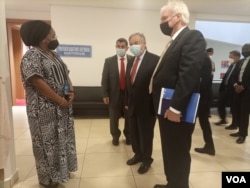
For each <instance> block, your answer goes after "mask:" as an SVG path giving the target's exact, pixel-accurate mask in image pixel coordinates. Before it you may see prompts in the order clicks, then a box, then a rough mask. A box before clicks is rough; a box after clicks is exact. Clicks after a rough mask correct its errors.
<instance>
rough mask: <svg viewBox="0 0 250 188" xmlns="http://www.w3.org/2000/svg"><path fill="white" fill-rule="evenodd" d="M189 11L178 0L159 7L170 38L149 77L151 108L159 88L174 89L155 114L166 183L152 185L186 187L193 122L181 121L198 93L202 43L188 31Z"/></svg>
mask: <svg viewBox="0 0 250 188" xmlns="http://www.w3.org/2000/svg"><path fill="white" fill-rule="evenodd" d="M188 22H189V10H188V7H187V6H186V4H185V3H183V2H182V1H169V2H168V3H167V5H165V6H163V7H162V8H161V24H160V28H161V31H162V32H163V34H165V35H168V36H170V37H171V39H172V43H171V44H170V45H169V47H168V49H165V50H164V52H163V55H162V56H161V58H160V60H159V62H158V64H157V68H156V70H155V71H154V74H153V76H152V83H153V84H152V86H151V85H150V86H149V91H150V92H152V94H153V102H154V108H155V111H156V112H157V110H158V105H159V100H160V93H161V89H162V88H170V89H174V90H175V92H174V94H173V97H172V99H171V101H170V107H169V109H167V110H166V111H165V114H164V115H158V120H159V126H160V134H161V143H162V154H163V163H164V171H165V175H166V178H167V182H168V183H167V185H166V184H165V185H159V184H157V185H155V186H154V188H188V187H189V173H190V166H191V156H190V148H191V139H192V133H193V131H194V125H195V124H194V123H187V122H184V121H182V119H181V116H182V114H183V112H184V110H185V109H186V108H187V105H188V103H189V100H190V98H191V95H192V94H193V93H194V92H199V89H200V76H201V75H200V73H201V71H200V70H201V64H202V61H203V58H204V52H205V47H206V43H205V40H204V37H203V36H202V34H201V33H200V32H199V31H196V30H190V29H189V28H188V27H187V24H188Z"/></svg>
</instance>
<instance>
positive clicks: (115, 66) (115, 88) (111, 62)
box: [101, 38, 133, 146]
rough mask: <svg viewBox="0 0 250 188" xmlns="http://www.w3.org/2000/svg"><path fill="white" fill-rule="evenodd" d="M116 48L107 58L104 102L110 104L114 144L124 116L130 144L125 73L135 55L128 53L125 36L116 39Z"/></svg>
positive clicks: (126, 133) (103, 91)
mask: <svg viewBox="0 0 250 188" xmlns="http://www.w3.org/2000/svg"><path fill="white" fill-rule="evenodd" d="M115 48H116V55H114V56H112V57H109V58H106V59H105V63H104V67H103V72H102V81H101V84H102V93H103V102H104V103H105V104H108V105H109V118H110V134H111V135H112V138H113V140H112V144H113V145H114V146H118V145H119V138H120V136H121V130H120V129H119V119H120V117H124V130H123V134H124V136H125V138H126V144H128V145H129V144H130V135H129V134H130V131H129V122H128V112H127V110H126V109H125V89H126V81H125V79H126V78H125V75H126V69H127V64H128V62H129V61H131V60H132V58H133V57H132V56H130V55H126V52H127V50H128V41H127V40H126V39H125V38H119V39H118V40H117V41H116V45H115Z"/></svg>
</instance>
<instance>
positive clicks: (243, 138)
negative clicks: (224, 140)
mask: <svg viewBox="0 0 250 188" xmlns="http://www.w3.org/2000/svg"><path fill="white" fill-rule="evenodd" d="M245 140H246V137H245V136H239V138H238V139H237V140H236V143H237V144H243V143H244V142H245Z"/></svg>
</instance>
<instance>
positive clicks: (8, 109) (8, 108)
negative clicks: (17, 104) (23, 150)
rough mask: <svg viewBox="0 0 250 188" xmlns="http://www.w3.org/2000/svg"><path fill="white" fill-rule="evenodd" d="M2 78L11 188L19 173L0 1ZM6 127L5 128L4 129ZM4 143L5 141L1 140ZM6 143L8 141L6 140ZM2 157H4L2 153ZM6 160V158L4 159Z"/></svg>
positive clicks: (6, 173)
mask: <svg viewBox="0 0 250 188" xmlns="http://www.w3.org/2000/svg"><path fill="white" fill-rule="evenodd" d="M0 77H1V80H2V81H1V82H2V83H0V84H2V85H1V91H0V92H2V94H3V95H1V96H2V97H5V98H4V100H2V101H5V102H4V104H2V103H1V107H3V108H4V109H2V110H1V112H4V119H5V120H3V118H2V117H1V121H0V126H2V128H4V129H2V130H6V129H7V131H8V134H9V139H8V144H9V147H8V148H7V152H6V153H7V154H6V159H4V160H5V161H4V165H3V166H4V182H5V184H4V188H10V187H12V185H13V184H14V183H15V181H16V180H17V178H18V172H17V168H16V157H15V145H14V130H13V118H12V102H11V82H10V68H9V58H8V43H7V30H6V16H5V0H0ZM3 126H5V127H3ZM0 141H1V142H4V140H3V139H2V140H0ZM5 141H6V140H5ZM0 155H4V154H3V153H0ZM3 158H4V157H3Z"/></svg>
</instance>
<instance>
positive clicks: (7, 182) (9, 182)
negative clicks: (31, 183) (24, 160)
mask: <svg viewBox="0 0 250 188" xmlns="http://www.w3.org/2000/svg"><path fill="white" fill-rule="evenodd" d="M18 177H19V176H18V169H16V171H15V173H14V174H13V175H12V177H11V178H9V179H5V180H4V188H12V187H13V186H14V184H15V183H16V182H17V180H18Z"/></svg>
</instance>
